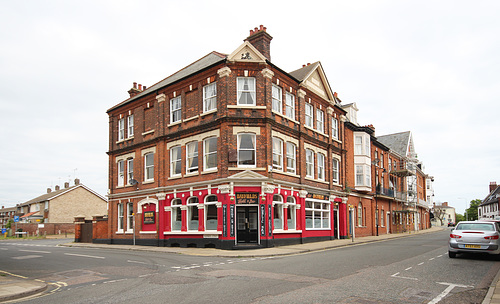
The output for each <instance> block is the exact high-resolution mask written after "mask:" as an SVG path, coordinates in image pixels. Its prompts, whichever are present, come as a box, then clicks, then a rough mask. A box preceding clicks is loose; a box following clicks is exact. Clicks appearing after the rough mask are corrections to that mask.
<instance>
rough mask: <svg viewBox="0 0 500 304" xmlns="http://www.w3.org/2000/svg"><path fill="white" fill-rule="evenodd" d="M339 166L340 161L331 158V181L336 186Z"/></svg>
mask: <svg viewBox="0 0 500 304" xmlns="http://www.w3.org/2000/svg"><path fill="white" fill-rule="evenodd" d="M339 165H340V161H339V160H338V159H337V158H335V157H333V158H332V181H333V183H334V184H338V183H339V173H340V171H339Z"/></svg>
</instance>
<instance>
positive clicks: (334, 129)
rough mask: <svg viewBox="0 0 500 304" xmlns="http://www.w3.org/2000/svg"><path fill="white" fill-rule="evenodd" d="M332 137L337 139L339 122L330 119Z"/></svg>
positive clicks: (335, 119)
mask: <svg viewBox="0 0 500 304" xmlns="http://www.w3.org/2000/svg"><path fill="white" fill-rule="evenodd" d="M332 137H333V138H335V139H339V121H338V120H337V118H333V117H332Z"/></svg>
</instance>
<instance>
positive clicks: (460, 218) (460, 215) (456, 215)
mask: <svg viewBox="0 0 500 304" xmlns="http://www.w3.org/2000/svg"><path fill="white" fill-rule="evenodd" d="M464 214H465V213H464ZM455 220H456V221H457V223H458V222H461V221H465V215H463V214H460V213H457V214H455Z"/></svg>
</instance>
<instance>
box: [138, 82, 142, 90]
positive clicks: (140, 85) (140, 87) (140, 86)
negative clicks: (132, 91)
mask: <svg viewBox="0 0 500 304" xmlns="http://www.w3.org/2000/svg"><path fill="white" fill-rule="evenodd" d="M139 91H142V84H140V83H139Z"/></svg>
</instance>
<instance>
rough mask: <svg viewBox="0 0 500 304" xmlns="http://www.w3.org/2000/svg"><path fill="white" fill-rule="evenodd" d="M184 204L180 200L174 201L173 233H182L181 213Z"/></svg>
mask: <svg viewBox="0 0 500 304" xmlns="http://www.w3.org/2000/svg"><path fill="white" fill-rule="evenodd" d="M181 205H182V202H181V200H180V199H179V198H176V199H174V200H172V203H171V209H172V212H171V213H172V231H181V228H182V212H181Z"/></svg>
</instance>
